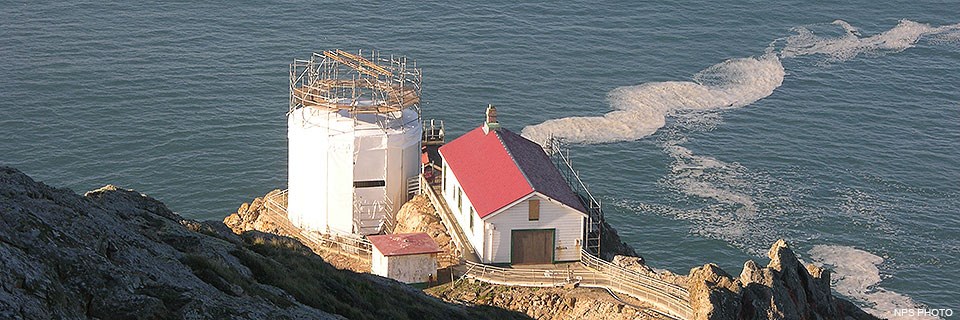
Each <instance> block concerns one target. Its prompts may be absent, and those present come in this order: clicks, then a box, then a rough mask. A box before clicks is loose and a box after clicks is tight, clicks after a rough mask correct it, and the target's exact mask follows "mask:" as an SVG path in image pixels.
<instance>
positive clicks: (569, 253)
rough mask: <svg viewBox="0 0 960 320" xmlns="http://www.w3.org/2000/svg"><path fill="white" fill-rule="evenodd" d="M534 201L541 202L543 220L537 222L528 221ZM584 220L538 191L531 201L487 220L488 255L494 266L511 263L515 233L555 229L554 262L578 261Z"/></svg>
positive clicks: (541, 218)
mask: <svg viewBox="0 0 960 320" xmlns="http://www.w3.org/2000/svg"><path fill="white" fill-rule="evenodd" d="M531 199H537V200H540V219H539V220H537V221H530V220H529V208H530V204H529V202H530V200H531ZM583 220H584V215H583V214H582V213H580V212H579V211H577V210H574V209H572V208H570V207H567V206H564V205H562V204H560V202H558V201H556V200H553V199H551V198H549V197H546V196H544V195H542V194H540V193H536V192H535V193H534V194H533V195H532V196H530V197H529V198H527V199H525V200H523V201H520V202H518V203H516V204H514V205H513V206H511V207H509V208H507V209H505V210H503V211H502V212H500V213H497V214H494V215H491V216H488V217H487V220H486V223H487V229H488V231H487V232H488V236H487V239H488V241H489V244H488V246H487V247H488V248H489V251H488V252H485V255H486V256H489V257H490V262H491V263H509V262H510V250H511V239H510V235H511V231H512V230H530V229H555V230H556V231H555V233H554V236H555V237H556V239H555V243H554V260H555V261H573V260H579V259H580V247H581V246H582V242H583Z"/></svg>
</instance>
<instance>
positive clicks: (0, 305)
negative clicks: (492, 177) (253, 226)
mask: <svg viewBox="0 0 960 320" xmlns="http://www.w3.org/2000/svg"><path fill="white" fill-rule="evenodd" d="M0 268H2V270H3V272H0V319H85V318H90V319H92V318H97V319H222V318H231V319H274V318H279V319H342V318H351V319H420V318H438V319H450V318H488V319H501V318H526V316H525V315H523V314H521V313H516V312H509V311H505V310H502V309H497V308H491V307H483V306H479V307H478V306H466V305H462V304H451V303H445V302H443V301H441V300H439V299H436V298H434V297H431V296H428V295H426V294H423V293H422V292H420V291H417V290H413V289H411V288H410V287H407V286H404V285H401V284H399V283H397V282H394V281H391V280H387V279H383V278H379V277H376V276H372V275H367V274H358V273H354V272H350V271H345V270H339V269H336V268H334V267H332V266H330V265H329V264H327V263H326V262H324V261H323V260H322V259H320V258H319V257H318V256H316V255H314V254H313V252H311V251H310V250H309V249H307V248H305V247H304V246H303V245H301V244H300V243H299V242H297V241H295V240H292V239H290V238H286V237H281V236H276V235H269V234H265V233H261V232H256V231H247V232H243V233H242V234H241V235H235V234H234V233H233V232H231V230H229V229H228V228H227V227H225V226H224V225H223V224H222V223H220V222H196V221H191V220H186V219H183V218H181V217H180V216H178V215H177V214H175V213H173V212H171V211H170V210H169V209H167V207H166V206H164V205H163V203H160V202H159V201H157V200H155V199H153V198H150V197H147V196H145V195H142V194H140V193H138V192H135V191H132V190H125V189H122V188H118V187H114V186H106V187H104V188H101V189H99V190H95V191H91V192H87V193H86V194H85V195H83V196H80V195H77V194H75V193H73V192H72V191H70V190H67V189H56V188H52V187H49V186H47V185H45V184H43V183H39V182H36V181H34V180H32V179H31V178H30V177H28V176H26V175H24V174H23V173H21V172H19V171H17V170H16V169H13V168H9V167H0Z"/></svg>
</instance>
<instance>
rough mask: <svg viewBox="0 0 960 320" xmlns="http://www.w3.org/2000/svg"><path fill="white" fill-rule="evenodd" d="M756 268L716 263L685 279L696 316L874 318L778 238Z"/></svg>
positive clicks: (827, 275)
mask: <svg viewBox="0 0 960 320" xmlns="http://www.w3.org/2000/svg"><path fill="white" fill-rule="evenodd" d="M767 256H768V257H769V258H770V263H769V264H767V266H766V267H763V268H761V267H760V266H758V265H757V263H756V262H754V261H752V260H749V261H747V262H746V263H744V265H743V271H742V272H741V273H740V276H739V277H733V276H731V275H730V274H728V273H726V272H725V271H723V270H722V269H720V268H719V267H717V265H715V264H707V265H704V266H702V267H697V268H694V269H692V270H691V271H690V276H689V277H688V283H689V289H690V302H691V305H692V307H693V310H694V314H695V319H711V320H720V319H877V318H876V317H874V316H872V315H869V314H867V313H865V312H863V311H862V310H860V308H858V307H856V306H855V305H853V304H852V303H850V302H849V301H846V300H843V299H841V298H837V297H834V296H833V294H832V292H831V291H830V272H829V270H826V269H823V268H820V267H817V266H815V265H812V264H810V265H806V266H804V265H803V264H801V263H800V260H799V259H797V256H796V255H795V254H794V253H793V250H791V249H790V248H789V247H788V246H787V243H786V242H785V241H783V240H779V241H777V242H776V243H774V244H773V247H771V248H770V251H769V252H768V253H767Z"/></svg>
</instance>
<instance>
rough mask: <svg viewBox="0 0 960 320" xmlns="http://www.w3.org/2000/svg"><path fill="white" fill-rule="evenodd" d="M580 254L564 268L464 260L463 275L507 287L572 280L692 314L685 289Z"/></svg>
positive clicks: (658, 307)
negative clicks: (573, 264) (574, 265)
mask: <svg viewBox="0 0 960 320" xmlns="http://www.w3.org/2000/svg"><path fill="white" fill-rule="evenodd" d="M581 256H582V257H581V261H580V262H581V263H580V264H578V265H577V268H570V269H568V270H545V269H525V268H501V267H496V266H490V265H485V264H480V263H475V262H470V261H466V262H465V264H466V266H467V269H466V272H465V273H464V275H463V276H464V277H468V278H473V279H477V280H480V281H483V282H488V283H494V284H501V285H509V286H526V287H557V286H563V285H567V284H573V283H576V284H578V285H579V286H582V287H592V288H601V289H606V290H610V291H614V292H617V293H622V294H626V295H629V296H631V297H634V298H636V299H638V300H641V301H644V302H647V303H649V304H651V305H653V306H654V307H655V309H656V310H658V311H659V312H662V313H663V314H665V315H667V316H670V317H674V318H678V319H689V318H691V317H692V316H693V309H692V308H691V306H690V300H689V293H688V291H687V289H686V288H683V287H681V286H678V285H675V284H672V283H668V282H666V281H663V280H660V279H657V278H654V277H650V276H647V275H644V274H641V273H639V272H636V271H634V270H629V269H626V268H623V267H620V266H617V265H614V264H611V263H609V262H606V261H603V260H600V259H599V258H597V257H595V256H593V255H591V254H589V253H587V252H586V251H582V252H581Z"/></svg>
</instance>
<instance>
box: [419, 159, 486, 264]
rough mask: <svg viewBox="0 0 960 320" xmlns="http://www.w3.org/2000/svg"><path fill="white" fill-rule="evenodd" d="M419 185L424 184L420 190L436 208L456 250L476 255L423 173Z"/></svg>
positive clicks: (441, 197)
mask: <svg viewBox="0 0 960 320" xmlns="http://www.w3.org/2000/svg"><path fill="white" fill-rule="evenodd" d="M420 185H422V186H424V188H423V189H422V190H423V191H424V193H425V194H426V195H427V198H429V199H430V203H431V204H432V205H433V207H434V209H437V216H439V217H440V223H441V224H443V227H444V228H447V233H448V234H450V240H452V241H453V244H454V246H455V247H456V250H457V251H458V252H459V253H461V257H463V258H466V257H464V255H467V254H469V255H471V256H476V255H477V253H476V251H474V249H473V246H472V245H470V243H469V242H468V240H467V238H466V235H465V234H463V230H462V229H460V225H459V224H457V221H455V220H453V219H454V218H453V213H452V212H450V211H449V209H448V207H447V204H446V201H445V200H444V199H443V196H441V195H440V194H438V193H437V192H436V190H435V189H433V186H432V185H430V183H429V182H428V181H427V178H426V177H424V176H423V174H421V175H420Z"/></svg>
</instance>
